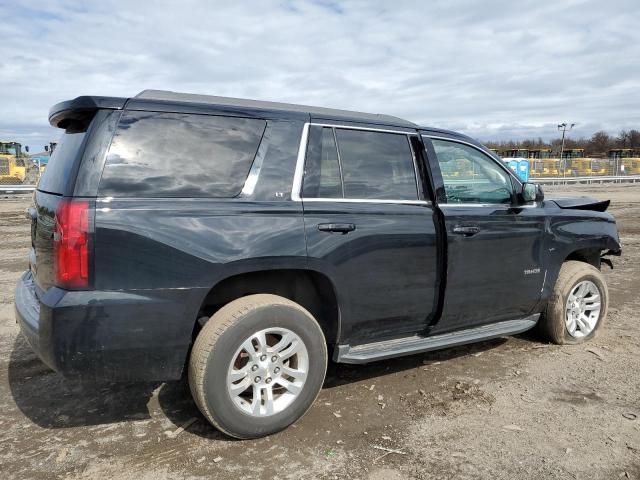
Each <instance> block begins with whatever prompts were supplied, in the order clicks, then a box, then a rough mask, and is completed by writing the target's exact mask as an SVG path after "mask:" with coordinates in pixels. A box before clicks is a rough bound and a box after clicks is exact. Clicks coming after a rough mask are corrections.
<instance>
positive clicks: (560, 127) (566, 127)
mask: <svg viewBox="0 0 640 480" xmlns="http://www.w3.org/2000/svg"><path fill="white" fill-rule="evenodd" d="M574 126H575V123H572V124H571V125H567V123H566V122H562V123H560V124H558V130H561V131H562V146H561V147H560V163H561V164H562V179H563V183H566V182H564V177H565V174H566V171H567V160H566V158H564V137H565V134H566V132H567V130H571V129H572V128H573V127H574Z"/></svg>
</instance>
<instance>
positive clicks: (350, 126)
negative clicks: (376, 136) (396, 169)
mask: <svg viewBox="0 0 640 480" xmlns="http://www.w3.org/2000/svg"><path fill="white" fill-rule="evenodd" d="M310 125H313V126H315V127H331V128H342V129H344V130H365V131H367V132H383V133H397V134H400V135H418V132H417V131H416V130H414V131H407V130H389V129H388V128H376V127H356V126H354V125H338V124H333V123H316V122H310Z"/></svg>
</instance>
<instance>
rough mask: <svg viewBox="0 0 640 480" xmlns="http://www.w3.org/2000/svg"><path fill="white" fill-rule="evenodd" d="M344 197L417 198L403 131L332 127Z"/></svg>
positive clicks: (410, 157) (412, 167)
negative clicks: (334, 128) (373, 130)
mask: <svg viewBox="0 0 640 480" xmlns="http://www.w3.org/2000/svg"><path fill="white" fill-rule="evenodd" d="M335 132H336V137H337V139H338V152H339V155H340V164H341V166H342V177H343V181H344V196H345V198H356V199H381V200H416V199H417V198H418V190H417V185H416V175H415V170H414V166H413V156H412V154H411V147H410V146H409V140H408V139H407V136H406V135H402V134H395V133H384V132H369V131H365V130H349V129H340V128H337V129H336V130H335Z"/></svg>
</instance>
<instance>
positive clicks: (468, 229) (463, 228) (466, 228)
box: [453, 225, 480, 237]
mask: <svg viewBox="0 0 640 480" xmlns="http://www.w3.org/2000/svg"><path fill="white" fill-rule="evenodd" d="M453 233H456V234H458V235H464V236H465V237H473V236H474V235H475V234H477V233H480V227H474V226H470V225H456V226H455V227H453Z"/></svg>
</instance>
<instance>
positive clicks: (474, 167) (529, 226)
mask: <svg viewBox="0 0 640 480" xmlns="http://www.w3.org/2000/svg"><path fill="white" fill-rule="evenodd" d="M424 140H425V143H428V142H429V141H430V142H431V146H432V148H429V145H427V148H428V150H429V151H430V152H431V156H434V155H435V157H436V158H435V159H433V158H430V165H431V168H432V171H433V172H434V177H437V178H438V180H439V181H440V182H441V185H442V186H443V188H444V196H443V195H440V199H439V202H438V203H439V208H440V211H441V212H442V215H443V218H444V224H445V229H446V237H447V281H446V289H445V298H444V306H443V311H442V316H441V317H440V320H439V321H438V322H437V323H436V324H435V326H434V328H433V329H432V332H433V333H436V332H437V333H442V332H445V331H452V330H457V329H463V328H468V327H474V326H478V325H482V324H487V323H492V322H496V321H501V320H511V319H516V318H521V317H524V316H526V315H528V314H529V313H530V312H531V310H532V309H533V308H534V306H535V305H536V303H537V302H538V300H539V299H540V292H541V288H542V285H543V279H544V269H543V268H542V262H541V255H542V253H543V252H542V250H541V249H542V235H543V232H544V216H543V215H542V210H541V207H539V206H537V205H535V204H530V205H524V206H517V207H515V206H514V205H515V204H514V200H515V198H516V196H515V193H514V186H516V187H517V186H519V181H518V180H517V179H516V178H515V177H513V176H512V175H511V173H510V172H509V171H508V169H507V168H506V166H504V165H502V164H500V163H499V161H498V160H496V159H494V158H492V157H490V156H489V155H487V154H486V153H485V152H483V151H482V150H481V149H480V148H479V147H476V146H474V145H472V144H471V143H462V142H460V141H456V140H455V139H447V138H430V139H428V138H425V139H424ZM434 181H435V180H434Z"/></svg>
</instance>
